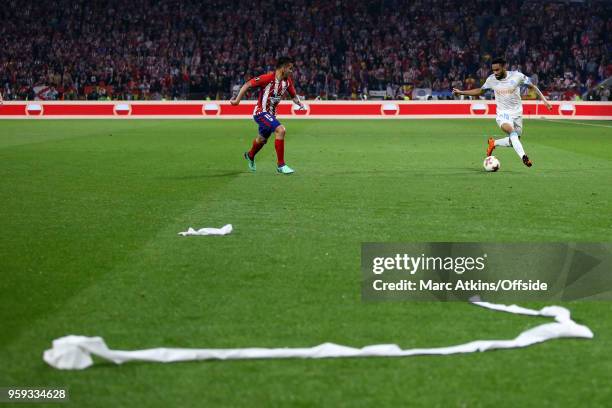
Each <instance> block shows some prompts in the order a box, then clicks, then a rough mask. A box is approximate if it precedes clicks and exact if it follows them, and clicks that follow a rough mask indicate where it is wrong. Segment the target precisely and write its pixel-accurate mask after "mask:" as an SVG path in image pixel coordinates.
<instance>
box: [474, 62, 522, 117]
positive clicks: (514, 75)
mask: <svg viewBox="0 0 612 408" xmlns="http://www.w3.org/2000/svg"><path fill="white" fill-rule="evenodd" d="M521 85H531V80H530V79H529V77H528V76H526V75H524V74H523V73H521V72H519V71H506V77H505V78H504V79H502V80H498V79H497V78H495V74H491V75H489V77H488V78H487V80H486V81H485V83H484V84H483V85H482V87H481V88H482V89H492V90H493V91H494V92H495V102H496V103H497V112H503V113H509V114H513V115H521V114H522V113H523V104H522V102H521Z"/></svg>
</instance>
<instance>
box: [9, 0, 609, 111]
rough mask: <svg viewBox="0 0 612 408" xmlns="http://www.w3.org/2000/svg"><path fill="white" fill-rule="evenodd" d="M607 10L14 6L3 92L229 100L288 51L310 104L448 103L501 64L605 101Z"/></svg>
mask: <svg viewBox="0 0 612 408" xmlns="http://www.w3.org/2000/svg"><path fill="white" fill-rule="evenodd" d="M611 16H612V4H611V3H610V2H602V1H593V0H586V1H585V2H582V3H575V2H571V3H568V2H553V1H520V0H503V1H500V0H475V1H472V2H463V1H460V0H415V1H410V2H408V1H400V0H377V1H350V0H331V1H330V0H325V1H323V0H312V1H307V0H293V1H289V2H287V1H273V0H252V1H244V0H235V1H231V2H230V1H225V0H211V1H205V2H202V1H197V0H160V1H157V0H132V1H131V2H129V3H126V2H124V1H120V0H80V1H74V0H49V1H44V2H34V1H21V0H8V1H5V2H4V4H3V7H2V8H1V9H0V18H1V20H2V22H3V23H2V25H0V85H1V86H2V88H1V90H2V94H3V95H4V98H5V99H35V98H43V99H206V98H210V99H228V98H229V97H230V96H231V94H232V92H236V90H237V87H238V85H239V84H241V83H242V82H243V81H244V80H245V79H248V78H250V77H252V76H254V75H257V74H260V73H262V72H265V71H269V70H271V69H272V67H273V64H274V62H275V58H276V57H278V56H280V55H289V56H292V57H293V58H294V59H295V61H296V73H295V75H294V76H295V80H296V86H297V89H298V93H299V94H301V95H304V96H306V97H307V98H317V97H318V98H322V99H357V98H361V97H364V96H365V95H371V94H376V95H379V96H381V95H382V96H383V97H387V98H391V99H405V98H411V97H412V95H413V90H414V89H416V88H427V89H431V94H432V95H433V96H434V97H436V98H450V97H451V96H450V89H451V88H452V87H457V88H464V89H470V88H473V87H478V86H479V85H480V84H481V83H482V82H483V81H484V79H485V78H486V77H487V76H488V75H489V74H490V66H489V62H490V60H491V58H492V57H493V56H505V57H506V59H507V60H508V61H509V63H510V67H509V68H511V69H519V70H521V71H522V72H524V73H525V74H527V75H528V76H530V77H531V78H532V80H533V82H534V83H536V84H538V85H539V86H540V88H542V89H543V90H544V91H545V92H546V93H547V94H548V95H549V97H550V98H551V99H553V100H558V99H565V100H569V99H575V98H578V97H580V95H582V94H584V93H585V92H587V96H588V98H591V99H592V100H607V99H608V98H609V96H610V90H609V88H601V89H599V88H598V87H596V85H597V84H598V83H599V82H600V81H602V80H603V79H605V78H608V77H610V76H612V63H611V61H610V60H609V56H610V48H611V47H612V41H611V33H612V17H611ZM525 97H526V98H530V97H534V98H535V95H525Z"/></svg>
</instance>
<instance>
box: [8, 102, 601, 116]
mask: <svg viewBox="0 0 612 408" xmlns="http://www.w3.org/2000/svg"><path fill="white" fill-rule="evenodd" d="M304 105H305V107H306V109H305V110H299V109H298V108H297V106H295V105H293V104H292V103H291V102H290V101H284V102H282V103H281V104H280V105H279V106H278V110H277V116H278V117H279V118H283V119H286V118H291V117H294V118H305V119H308V118H310V119H424V118H430V119H449V118H463V119H467V118H478V117H481V118H482V117H486V118H493V117H495V112H496V109H495V102H494V101H406V102H404V101H304ZM552 105H553V109H552V110H551V111H548V110H547V109H546V107H545V106H544V105H543V104H542V103H540V102H535V101H524V102H523V116H524V117H525V118H542V119H560V118H562V119H580V120H612V102H565V101H562V102H552ZM253 107H254V102H253V101H244V102H243V103H241V104H240V105H238V106H232V105H230V104H229V102H227V101H100V102H98V101H93V102H92V101H19V102H4V103H3V104H1V105H0V119H19V118H23V119H26V118H28V119H54V118H55V119H95V118H100V119H130V118H131V119H146V118H151V119H163V118H168V119H180V118H185V119H241V118H251V115H252V113H253Z"/></svg>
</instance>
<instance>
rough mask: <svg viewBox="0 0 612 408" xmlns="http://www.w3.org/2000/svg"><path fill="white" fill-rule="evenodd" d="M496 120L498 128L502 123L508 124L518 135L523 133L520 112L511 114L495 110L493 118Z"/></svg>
mask: <svg viewBox="0 0 612 408" xmlns="http://www.w3.org/2000/svg"><path fill="white" fill-rule="evenodd" d="M495 121H496V122H497V126H499V127H500V128H501V127H502V125H503V124H504V123H508V124H510V125H511V126H512V127H513V128H514V130H515V131H516V133H518V135H519V136H520V135H521V133H523V115H521V114H512V113H505V112H497V117H496V118H495Z"/></svg>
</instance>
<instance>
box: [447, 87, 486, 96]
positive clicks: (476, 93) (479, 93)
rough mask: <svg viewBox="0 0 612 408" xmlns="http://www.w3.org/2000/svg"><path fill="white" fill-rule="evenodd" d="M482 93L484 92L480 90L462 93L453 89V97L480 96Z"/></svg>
mask: <svg viewBox="0 0 612 408" xmlns="http://www.w3.org/2000/svg"><path fill="white" fill-rule="evenodd" d="M484 92H485V91H484V89H482V88H475V89H469V90H467V91H462V90H461V89H457V88H453V95H466V96H480V95H482V94H483V93H484Z"/></svg>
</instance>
